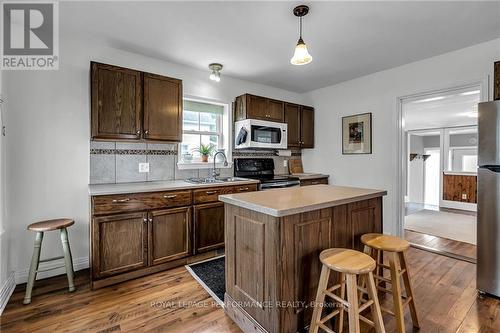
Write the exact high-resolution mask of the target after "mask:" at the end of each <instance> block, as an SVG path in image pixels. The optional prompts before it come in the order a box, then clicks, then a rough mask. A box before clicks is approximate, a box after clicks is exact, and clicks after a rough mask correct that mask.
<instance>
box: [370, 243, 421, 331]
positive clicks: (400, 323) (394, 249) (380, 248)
mask: <svg viewBox="0 0 500 333" xmlns="http://www.w3.org/2000/svg"><path fill="white" fill-rule="evenodd" d="M361 242H362V243H363V244H364V245H365V250H364V252H365V253H366V254H368V255H370V256H372V257H373V258H376V260H377V272H378V273H377V274H375V276H374V277H375V281H376V287H377V290H379V291H381V292H384V293H391V294H392V297H393V303H394V311H392V310H390V309H386V308H384V307H382V308H381V309H382V311H384V312H387V313H389V314H392V315H394V316H395V317H396V324H397V332H398V333H404V332H405V322H404V306H406V305H408V306H409V308H410V314H411V319H412V322H413V326H414V327H416V328H419V327H420V325H419V322H418V315H417V308H416V306H415V298H414V296H413V289H412V286H411V280H410V277H409V273H408V264H407V260H406V250H408V248H409V247H410V243H409V242H408V241H406V240H404V239H401V238H399V237H395V236H390V235H383V234H365V235H363V236H361ZM384 253H385V254H386V255H387V256H388V257H389V265H385V264H384V263H383V258H384ZM384 269H387V270H389V271H390V278H387V277H384V274H383V273H384ZM401 277H402V278H403V284H404V289H405V295H403V293H402V290H401ZM381 283H384V284H385V283H389V284H390V285H391V288H390V289H389V288H387V286H381V285H380V284H381Z"/></svg>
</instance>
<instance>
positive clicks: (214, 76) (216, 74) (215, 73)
mask: <svg viewBox="0 0 500 333" xmlns="http://www.w3.org/2000/svg"><path fill="white" fill-rule="evenodd" d="M208 68H209V69H210V70H211V71H212V73H210V80H213V81H215V82H219V81H220V71H221V70H222V65H221V64H217V63H213V64H210V65H208Z"/></svg>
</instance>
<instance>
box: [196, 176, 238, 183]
mask: <svg viewBox="0 0 500 333" xmlns="http://www.w3.org/2000/svg"><path fill="white" fill-rule="evenodd" d="M242 180H246V179H245V178H239V177H220V178H216V179H214V178H189V179H186V182H188V183H192V184H217V183H219V184H220V183H229V182H238V181H242Z"/></svg>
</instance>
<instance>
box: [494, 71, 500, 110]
mask: <svg viewBox="0 0 500 333" xmlns="http://www.w3.org/2000/svg"><path fill="white" fill-rule="evenodd" d="M493 81H494V82H493V99H494V100H495V101H497V100H500V61H497V62H495V66H494V74H493Z"/></svg>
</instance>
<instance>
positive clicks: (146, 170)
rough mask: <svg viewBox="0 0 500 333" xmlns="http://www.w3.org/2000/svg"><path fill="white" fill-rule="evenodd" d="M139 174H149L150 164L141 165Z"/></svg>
mask: <svg viewBox="0 0 500 333" xmlns="http://www.w3.org/2000/svg"><path fill="white" fill-rule="evenodd" d="M139 172H141V173H142V172H149V163H139Z"/></svg>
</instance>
